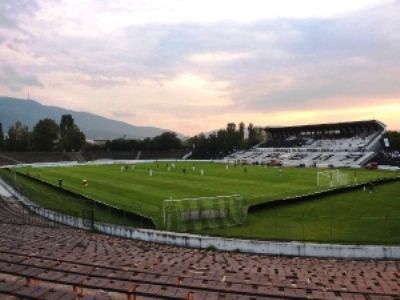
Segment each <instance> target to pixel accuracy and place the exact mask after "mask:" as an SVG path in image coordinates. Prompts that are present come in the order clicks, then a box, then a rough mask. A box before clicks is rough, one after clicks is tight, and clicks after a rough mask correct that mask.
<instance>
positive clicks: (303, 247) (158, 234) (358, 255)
mask: <svg viewBox="0 0 400 300" xmlns="http://www.w3.org/2000/svg"><path fill="white" fill-rule="evenodd" d="M0 185H2V186H3V187H4V188H5V189H6V190H7V191H8V192H10V193H11V194H12V195H13V196H14V197H15V198H16V199H18V200H19V201H20V202H21V203H22V204H23V205H24V206H26V207H27V208H28V209H30V210H31V211H32V212H34V213H35V214H37V215H40V216H42V217H43V218H46V219H48V220H51V221H54V222H58V223H61V224H65V225H68V226H72V227H76V228H80V229H94V230H96V231H98V232H100V233H103V234H108V235H112V236H116V237H122V238H128V239H136V240H142V241H146V242H152V243H160V244H168V245H173V246H180V247H189V248H199V249H209V248H211V247H212V248H217V249H218V250H223V251H240V252H246V253H257V254H268V255H285V256H309V257H335V258H353V259H400V247H399V246H377V245H371V246H359V245H338V244H316V243H303V242H271V241H255V240H243V239H232V238H222V237H212V236H201V235H194V234H182V233H174V232H165V231H157V230H149V229H137V228H132V227H125V226H118V225H112V224H105V223H97V222H96V223H94V224H91V225H87V224H85V221H84V219H82V218H79V217H73V216H66V215H63V214H61V213H58V212H53V211H51V210H47V209H43V208H41V207H39V206H37V205H36V204H34V203H33V202H32V201H30V200H29V199H27V198H26V197H24V196H22V195H21V194H19V193H18V192H17V191H15V190H14V189H13V188H12V187H11V186H9V185H8V184H7V183H5V182H4V181H3V180H1V179H0ZM92 226H93V227H92Z"/></svg>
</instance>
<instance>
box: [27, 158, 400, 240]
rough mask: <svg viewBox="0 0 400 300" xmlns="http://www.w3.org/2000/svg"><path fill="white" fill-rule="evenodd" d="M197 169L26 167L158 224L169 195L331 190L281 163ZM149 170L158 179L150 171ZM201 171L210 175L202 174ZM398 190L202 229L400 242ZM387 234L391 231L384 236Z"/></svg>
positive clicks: (370, 174) (259, 198)
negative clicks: (279, 164)
mask: <svg viewBox="0 0 400 300" xmlns="http://www.w3.org/2000/svg"><path fill="white" fill-rule="evenodd" d="M170 164H171V163H170ZM194 166H195V170H192V167H193V164H192V163H191V162H186V163H181V162H179V163H175V168H171V170H170V171H168V167H167V165H166V162H158V163H149V164H136V166H135V167H134V168H131V167H130V166H129V167H128V168H127V170H124V171H123V172H121V165H101V166H95V165H86V166H76V167H54V168H25V169H22V170H20V171H22V172H29V173H30V175H31V176H37V175H40V177H41V178H42V179H46V180H47V181H49V182H51V183H53V184H57V182H58V179H60V178H61V179H63V186H64V188H67V189H70V190H73V191H75V192H79V193H82V194H85V195H88V196H90V197H92V198H96V199H99V200H101V201H103V202H106V203H109V204H112V205H115V206H118V207H120V208H123V209H125V210H128V211H133V212H138V210H140V211H139V212H140V213H142V214H144V215H146V216H149V217H151V218H153V219H154V220H155V221H156V223H157V222H161V208H162V204H163V201H164V200H166V199H181V198H191V197H204V196H217V195H232V194H240V195H242V197H243V198H244V200H245V202H246V204H247V205H249V206H250V205H252V204H255V203H260V202H265V201H271V200H274V199H277V198H283V197H287V196H294V195H300V194H303V193H308V192H313V191H317V190H321V189H325V188H323V187H317V186H316V176H317V175H316V174H317V172H318V171H321V170H320V169H313V168H283V169H282V172H280V171H279V168H275V167H268V168H265V167H261V166H246V167H244V166H237V167H233V166H230V167H229V169H228V170H227V169H226V166H225V165H224V164H218V163H205V162H202V163H198V162H196V163H194ZM245 168H246V170H247V172H246V170H245ZM150 169H151V170H152V176H150V175H149V173H150V172H149V170H150ZM183 169H185V170H186V173H184V172H183ZM201 169H203V170H204V176H201V174H200V170H201ZM342 171H343V172H346V173H347V174H349V181H350V182H349V183H352V182H353V181H354V176H355V175H356V176H357V181H358V182H363V181H368V180H371V179H374V178H378V177H385V176H393V175H396V174H393V172H386V171H376V170H375V171H368V170H363V169H359V170H353V169H344V170H342ZM82 179H86V180H88V183H89V184H88V186H87V187H85V186H83V185H82ZM20 180H22V178H21V179H20ZM30 184H31V183H30ZM399 187H400V186H399V184H389V185H385V186H382V187H377V188H376V190H377V192H376V193H373V194H371V195H370V194H368V193H367V192H362V191H361V192H352V193H346V194H343V195H338V196H330V197H323V198H321V199H318V200H314V201H311V202H306V203H301V204H296V205H289V206H287V207H286V206H285V207H276V208H273V209H266V210H263V211H261V212H257V213H251V214H249V216H248V221H247V222H246V224H245V225H242V226H234V227H229V228H220V229H208V230H202V231H200V232H202V233H208V234H216V235H223V236H236V237H246V238H247V237H251V238H259V239H277V240H311V241H314V240H315V241H328V242H329V241H339V242H340V241H343V242H349V243H368V242H376V243H389V244H390V243H400V238H399V237H398V235H399V234H396V233H394V232H393V230H392V228H393V226H397V228H399V227H400V222H399V220H398V219H396V217H397V215H396V214H397V213H398V212H399V211H400V199H399V196H398V194H399V193H398V192H397V193H396V192H395V191H396V190H397V191H398V190H400V188H399ZM386 189H388V190H386ZM396 195H397V196H396ZM64 202H65V201H64ZM64 202H63V201H58V202H57V201H56V203H58V204H57V205H58V206H60V205H61V206H63V205H64V204H63V203H64ZM53 205H56V204H53ZM65 205H68V204H65ZM389 212H390V214H389ZM385 218H386V219H385ZM103 219H104V218H103ZM382 220H384V221H382ZM385 220H386V221H385ZM109 221H113V220H112V219H111V220H109ZM378 223H379V224H380V225H379V224H378ZM159 224H160V223H158V225H159ZM371 224H375V226H370V225H371ZM377 224H378V225H377ZM361 228H362V229H363V230H361ZM368 228H369V229H368ZM382 231H385V232H387V234H382ZM371 232H372V235H371ZM396 232H397V231H396Z"/></svg>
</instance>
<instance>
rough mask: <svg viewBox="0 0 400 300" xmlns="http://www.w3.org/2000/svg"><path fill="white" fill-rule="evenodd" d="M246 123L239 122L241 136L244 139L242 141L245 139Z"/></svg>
mask: <svg viewBox="0 0 400 300" xmlns="http://www.w3.org/2000/svg"><path fill="white" fill-rule="evenodd" d="M245 127H246V125H244V123H243V122H240V123H239V133H240V138H241V139H242V141H244V129H245Z"/></svg>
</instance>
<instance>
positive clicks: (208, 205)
mask: <svg viewBox="0 0 400 300" xmlns="http://www.w3.org/2000/svg"><path fill="white" fill-rule="evenodd" d="M246 216H247V208H246V206H245V204H244V200H243V198H242V197H241V196H240V195H227V196H215V197H199V198H185V199H176V200H172V199H169V200H164V203H163V207H162V219H163V226H164V228H165V229H166V230H172V231H189V230H201V229H206V228H218V227H226V226H232V225H238V224H243V223H244V222H245V221H246Z"/></svg>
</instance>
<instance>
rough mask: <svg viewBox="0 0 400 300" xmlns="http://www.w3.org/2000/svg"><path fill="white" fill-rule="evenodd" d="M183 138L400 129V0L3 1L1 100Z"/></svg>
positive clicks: (0, 5)
mask: <svg viewBox="0 0 400 300" xmlns="http://www.w3.org/2000/svg"><path fill="white" fill-rule="evenodd" d="M28 93H29V95H30V97H31V98H32V99H35V100H37V101H39V102H41V103H42V104H46V105H55V106H61V107H64V108H68V109H73V110H78V111H87V112H91V113H95V114H99V115H102V116H105V117H109V118H113V119H117V120H120V121H125V122H128V123H130V124H133V125H145V126H156V127H161V128H166V129H170V130H174V131H177V132H179V133H182V134H185V135H194V134H197V133H199V132H207V131H210V130H214V129H218V128H221V127H224V126H225V124H226V123H228V122H236V123H239V122H240V121H243V122H245V123H246V124H248V123H250V122H252V123H253V124H255V125H258V126H275V125H279V126H285V125H301V124H310V123H321V122H339V121H353V120H367V119H378V120H381V121H383V122H384V123H386V124H387V125H388V128H389V129H400V0H352V1H348V0H335V1H328V0H280V1H273V0H245V1H242V0H218V1H216V0H202V1H198V0H152V1H148V0H129V1H128V0H126V1H123V0H114V1H105V0H88V1H84V0H65V1H60V0H54V1H53V0H46V1H42V0H1V1H0V95H3V96H13V97H19V98H27V95H28Z"/></svg>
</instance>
